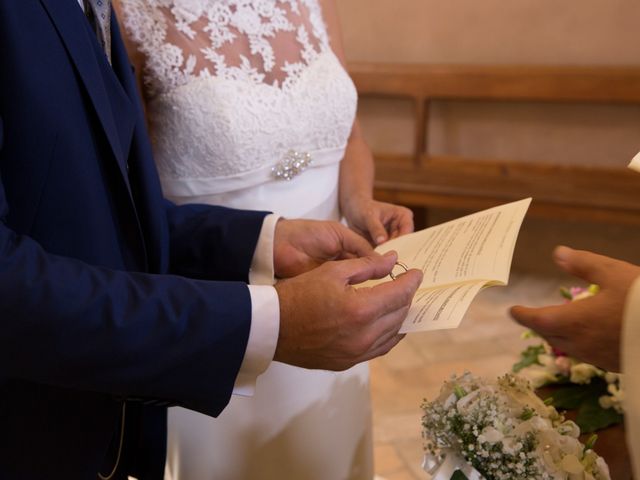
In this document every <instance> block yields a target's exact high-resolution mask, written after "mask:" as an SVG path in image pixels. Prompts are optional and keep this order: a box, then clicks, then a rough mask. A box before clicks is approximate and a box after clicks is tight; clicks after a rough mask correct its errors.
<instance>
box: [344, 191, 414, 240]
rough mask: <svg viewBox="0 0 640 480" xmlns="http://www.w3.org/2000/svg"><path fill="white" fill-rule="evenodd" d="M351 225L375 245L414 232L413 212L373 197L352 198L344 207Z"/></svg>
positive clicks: (345, 214)
mask: <svg viewBox="0 0 640 480" xmlns="http://www.w3.org/2000/svg"><path fill="white" fill-rule="evenodd" d="M342 213H343V215H344V216H345V218H346V219H347V223H348V224H349V226H350V227H351V228H352V229H353V230H355V231H356V232H358V233H359V234H360V235H362V236H363V237H365V238H366V239H368V240H369V241H370V242H371V243H372V244H373V245H380V244H381V243H384V242H386V241H387V240H391V239H392V238H396V237H399V236H400V235H404V234H406V233H411V232H413V212H412V211H411V210H409V209H408V208H406V207H402V206H400V205H393V204H391V203H385V202H379V201H377V200H373V199H371V198H356V197H354V198H350V199H349V202H348V204H347V205H345V206H344V208H343V212H342Z"/></svg>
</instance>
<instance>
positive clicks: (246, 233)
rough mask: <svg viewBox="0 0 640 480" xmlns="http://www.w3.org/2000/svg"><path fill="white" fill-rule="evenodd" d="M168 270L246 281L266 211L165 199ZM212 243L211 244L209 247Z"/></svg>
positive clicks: (182, 273)
mask: <svg viewBox="0 0 640 480" xmlns="http://www.w3.org/2000/svg"><path fill="white" fill-rule="evenodd" d="M166 210H167V218H168V220H169V232H170V235H171V239H170V245H171V259H170V270H171V272H173V273H176V274H179V275H184V276H187V277H191V278H201V279H210V280H221V279H224V280H230V279H231V280H239V281H242V282H245V283H247V282H248V277H249V268H250V267H251V261H252V259H253V253H254V251H255V248H256V243H257V241H258V236H259V234H260V229H261V227H262V223H263V220H264V217H265V216H266V215H267V213H268V212H254V211H245V210H233V209H230V208H224V207H212V206H210V205H193V204H190V205H182V206H176V205H174V204H172V203H170V202H169V201H167V207H166ZM213 246H215V248H213Z"/></svg>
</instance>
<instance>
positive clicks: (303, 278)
mask: <svg viewBox="0 0 640 480" xmlns="http://www.w3.org/2000/svg"><path fill="white" fill-rule="evenodd" d="M396 260H397V255H396V253H395V252H389V253H388V254H386V255H384V256H381V255H377V254H373V255H369V256H366V257H361V258H356V259H349V260H341V261H335V262H327V263H325V264H323V265H321V266H320V267H318V268H316V269H314V270H312V271H310V272H307V273H304V274H302V275H299V276H297V277H295V278H291V279H287V280H283V281H280V282H278V283H277V284H276V286H275V287H276V290H277V292H278V298H279V301H280V334H279V337H278V346H277V348H276V353H275V357H274V359H275V360H278V361H280V362H284V363H288V364H291V365H297V366H299V367H305V368H320V369H325V370H345V369H347V368H350V367H352V366H353V365H355V364H357V363H360V362H363V361H365V360H369V359H371V358H374V357H377V356H380V355H384V354H385V353H387V352H388V351H389V350H391V349H392V348H393V347H394V346H395V345H396V344H397V343H398V342H399V341H400V340H401V339H402V337H403V335H400V334H398V330H399V329H400V326H401V324H402V321H403V320H404V318H405V317H406V316H407V312H408V311H409V306H410V305H411V300H412V299H413V295H414V294H415V292H416V290H417V288H418V286H419V285H420V282H421V281H422V272H420V271H419V270H409V271H408V272H407V273H405V274H403V275H400V276H399V277H397V280H395V281H389V282H386V283H383V284H379V285H376V286H374V287H372V288H359V289H356V288H354V287H353V286H352V285H354V284H357V283H361V282H364V281H365V280H369V279H372V278H382V277H384V276H386V275H388V274H389V272H390V271H391V270H392V268H393V266H394V264H395V262H396Z"/></svg>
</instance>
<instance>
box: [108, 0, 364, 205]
mask: <svg viewBox="0 0 640 480" xmlns="http://www.w3.org/2000/svg"><path fill="white" fill-rule="evenodd" d="M120 2H121V6H122V13H123V14H124V18H123V20H124V26H125V28H126V30H127V33H128V35H129V37H130V38H132V39H133V40H134V42H135V43H136V45H137V46H138V48H139V49H140V51H141V52H142V53H143V55H144V57H145V69H144V72H143V73H144V77H145V82H146V94H147V95H146V96H147V117H148V120H149V124H150V133H151V139H152V142H153V146H154V153H155V158H156V163H157V166H158V170H159V173H160V177H161V180H162V181H163V188H164V189H165V194H167V195H179V194H180V193H178V192H187V191H188V192H190V193H192V194H195V195H204V194H209V193H211V192H212V191H213V190H215V191H220V190H221V188H222V185H223V184H224V182H225V181H226V180H225V178H226V177H234V176H237V175H240V174H243V175H244V174H247V173H248V172H255V171H258V170H260V169H265V168H267V169H268V168H270V167H272V166H275V165H276V164H278V163H279V162H281V161H282V160H283V159H284V158H285V156H286V155H287V152H289V151H291V150H295V151H299V152H311V153H312V155H313V152H317V151H327V150H331V151H334V150H335V156H336V158H335V161H336V162H338V161H340V159H341V158H342V155H343V149H344V147H345V145H346V142H347V139H348V137H349V134H350V132H351V127H352V125H353V120H354V116H355V110H356V105H357V94H356V91H355V87H354V85H353V83H352V82H351V79H350V78H349V76H348V74H347V73H346V72H345V70H344V68H343V67H342V65H341V64H340V62H339V60H338V59H337V57H336V56H335V55H334V54H333V51H332V50H331V48H330V47H329V41H328V38H327V32H326V28H325V25H324V21H323V19H322V12H321V8H320V5H319V4H318V1H317V0H120ZM312 170H313V168H310V169H307V171H305V172H304V173H302V174H301V177H304V176H307V175H312V173H311V171H312ZM294 181H295V180H294ZM256 184H257V180H256ZM231 188H232V187H231V186H229V189H231Z"/></svg>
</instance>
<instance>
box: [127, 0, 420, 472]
mask: <svg viewBox="0 0 640 480" xmlns="http://www.w3.org/2000/svg"><path fill="white" fill-rule="evenodd" d="M332 2H333V0H119V2H118V3H119V5H116V6H117V7H118V11H119V14H120V17H121V20H122V21H123V24H124V26H125V32H126V35H127V37H128V47H129V49H130V51H131V54H132V58H134V59H135V63H139V65H138V72H139V73H140V72H142V79H143V82H142V83H143V93H144V97H145V100H146V113H147V117H148V123H149V127H150V134H151V138H152V141H153V146H154V153H155V157H156V161H157V165H158V170H159V173H160V177H161V181H162V186H163V190H164V193H165V196H167V197H168V198H169V199H171V200H173V201H174V202H177V203H210V204H216V205H225V206H229V207H235V208H243V209H255V210H270V211H273V212H275V213H278V214H280V215H283V216H285V217H305V218H314V219H340V218H341V217H344V218H345V219H346V221H347V222H348V224H349V225H350V226H351V227H352V228H354V229H355V230H356V231H358V232H360V233H361V234H363V235H365V236H366V237H367V238H369V239H370V240H371V241H372V243H381V242H382V241H385V240H386V239H388V238H389V237H393V236H397V235H399V234H403V233H407V232H409V231H411V230H412V228H413V222H412V219H411V212H410V211H409V210H407V209H405V208H403V207H398V206H394V205H390V204H386V203H381V202H376V201H374V200H373V199H372V184H373V164H372V158H371V154H370V152H369V150H368V148H367V146H366V144H365V143H364V141H363V139H362V137H361V135H360V132H359V128H358V126H357V122H355V112H356V105H357V94H356V91H355V88H354V86H353V84H352V82H351V80H350V78H349V76H348V75H347V73H346V71H345V69H344V68H343V65H342V62H341V59H342V51H341V46H340V43H339V32H338V31H337V21H336V18H335V11H334V9H335V6H334V5H333V3H332ZM325 22H326V23H325ZM329 39H331V41H330V40H329ZM368 376H369V373H368V366H367V365H366V364H361V365H358V366H356V367H354V368H352V369H351V370H348V371H346V372H341V373H334V372H326V371H312V370H304V369H300V368H296V367H291V366H288V365H284V364H280V363H277V362H273V363H272V364H271V366H270V367H269V368H268V369H267V371H266V372H265V373H264V374H263V375H261V376H260V377H259V378H258V381H257V385H256V390H255V394H254V396H253V397H240V396H234V397H232V399H231V402H230V404H229V405H228V407H227V408H226V409H225V410H224V412H223V413H222V414H221V415H220V416H219V417H218V418H209V417H206V416H204V415H201V414H199V413H195V412H191V411H189V410H185V409H180V408H172V409H170V410H169V416H168V426H169V435H168V444H167V447H168V451H167V469H166V472H167V473H166V476H167V478H170V479H173V480H208V479H216V480H240V479H251V480H254V479H255V480H272V479H273V480H275V479H277V480H291V479H293V480H295V479H303V480H341V479H367V480H370V479H371V478H372V476H373V467H372V442H371V406H370V398H369V383H368Z"/></svg>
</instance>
